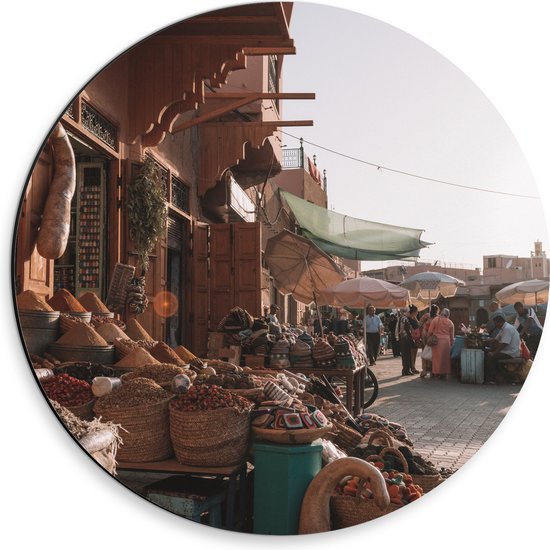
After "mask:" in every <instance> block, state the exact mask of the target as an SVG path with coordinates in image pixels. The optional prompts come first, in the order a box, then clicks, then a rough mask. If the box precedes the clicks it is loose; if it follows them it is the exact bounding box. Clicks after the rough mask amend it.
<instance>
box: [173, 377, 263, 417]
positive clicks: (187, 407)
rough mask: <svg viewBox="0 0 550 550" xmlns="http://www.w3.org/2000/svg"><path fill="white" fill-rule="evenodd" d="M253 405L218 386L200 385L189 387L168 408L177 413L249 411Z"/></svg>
mask: <svg viewBox="0 0 550 550" xmlns="http://www.w3.org/2000/svg"><path fill="white" fill-rule="evenodd" d="M252 406H253V403H252V402H251V401H249V400H248V399H245V398H244V397H241V396H240V395H236V394H234V393H232V392H230V391H227V390H224V389H223V388H220V387H219V386H211V385H209V384H201V385H199V386H191V387H190V388H189V390H188V391H187V393H184V394H182V395H181V396H178V397H176V398H175V399H173V400H172V402H171V403H170V407H171V408H173V409H175V410H178V411H185V412H189V411H211V410H215V409H225V408H229V407H231V408H235V409H237V410H238V411H246V410H250V409H251V408H252Z"/></svg>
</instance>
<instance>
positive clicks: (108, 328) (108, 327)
mask: <svg viewBox="0 0 550 550" xmlns="http://www.w3.org/2000/svg"><path fill="white" fill-rule="evenodd" d="M95 330H96V332H97V333H98V334H99V335H100V336H101V337H102V338H104V339H105V340H106V341H107V342H108V343H109V344H114V342H115V339H116V338H126V334H124V332H123V330H122V329H121V328H120V327H118V326H117V325H115V324H114V323H101V324H100V325H98V326H97V327H96V329H95Z"/></svg>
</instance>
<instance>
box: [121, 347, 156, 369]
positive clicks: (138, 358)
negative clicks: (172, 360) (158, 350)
mask: <svg viewBox="0 0 550 550" xmlns="http://www.w3.org/2000/svg"><path fill="white" fill-rule="evenodd" d="M159 363H160V361H157V360H156V359H155V358H154V357H153V356H152V355H151V354H150V353H149V352H148V351H147V350H146V349H143V348H139V347H138V348H136V349H134V350H132V351H131V352H130V353H128V354H127V355H125V356H124V357H123V358H122V359H121V360H120V361H117V362H116V363H115V367H122V368H127V369H128V368H131V369H134V368H137V367H144V366H145V365H154V364H159Z"/></svg>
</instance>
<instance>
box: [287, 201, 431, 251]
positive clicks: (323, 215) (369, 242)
mask: <svg viewBox="0 0 550 550" xmlns="http://www.w3.org/2000/svg"><path fill="white" fill-rule="evenodd" d="M281 194H282V196H283V197H284V198H285V200H286V201H287V203H288V205H289V207H290V209H291V210H292V213H293V214H294V217H295V218H296V221H297V222H298V224H299V225H300V228H301V230H302V235H304V236H305V237H307V238H308V239H311V240H312V241H313V242H314V243H315V244H316V245H317V246H318V247H319V248H321V250H324V251H325V252H326V253H328V254H332V255H334V256H338V257H339V258H347V259H350V260H375V261H379V260H407V259H413V258H417V257H418V256H420V250H421V249H422V248H425V247H426V246H428V245H430V244H432V243H428V242H425V241H422V240H421V239H420V236H421V235H422V233H423V231H424V230H423V229H413V228H409V227H400V226H397V225H388V224H384V223H377V222H371V221H367V220H361V219H358V218H352V217H351V216H346V215H344V214H339V213H337V212H332V211H330V210H327V209H326V208H322V207H321V206H317V205H316V204H312V203H310V202H308V201H306V200H304V199H301V198H299V197H297V196H296V195H293V194H292V193H288V192H287V191H281Z"/></svg>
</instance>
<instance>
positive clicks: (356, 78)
mask: <svg viewBox="0 0 550 550" xmlns="http://www.w3.org/2000/svg"><path fill="white" fill-rule="evenodd" d="M290 34H291V37H292V38H293V39H294V41H295V45H296V55H294V56H286V57H285V60H284V66H283V82H284V84H283V89H284V91H286V92H315V94H316V99H315V100H313V101H306V100H300V101H290V100H288V101H285V102H284V105H283V119H284V120H301V119H311V120H313V122H314V125H313V126H312V127H287V128H283V131H284V132H285V135H283V140H284V143H285V144H286V146H287V147H289V148H292V147H298V146H299V142H298V140H297V139H295V138H293V137H290V136H289V135H286V134H290V135H292V136H296V137H303V138H304V140H305V141H306V143H305V144H304V148H305V150H306V153H307V154H308V155H309V156H310V157H311V156H313V155H314V154H315V155H316V157H317V165H318V167H319V168H320V169H321V170H326V173H327V179H328V199H329V208H331V209H333V210H335V211H337V212H341V213H343V214H347V215H349V216H353V217H357V218H362V219H367V220H371V221H377V222H383V223H389V224H394V225H402V226H407V227H415V228H419V229H425V233H423V235H422V238H423V240H426V241H428V242H431V243H434V244H433V245H432V246H430V247H429V248H426V249H424V250H422V252H421V256H420V259H421V260H422V261H430V260H432V261H433V260H439V261H440V262H443V263H446V264H448V265H450V264H461V265H465V266H467V267H472V266H475V267H482V265H483V256H484V255H491V254H506V255H516V256H529V254H530V251H531V250H533V243H534V241H535V240H541V241H542V242H543V247H544V249H549V248H550V243H549V239H548V236H547V235H548V232H547V227H546V223H545V220H544V213H543V209H542V205H541V202H540V200H539V199H533V198H519V197H515V196H507V195H503V194H496V193H490V192H484V191H476V190H470V189H465V188H463V187H455V186H450V185H444V184H441V183H436V182H432V181H427V180H424V179H419V178H413V177H410V176H406V175H402V174H396V173H392V172H390V171H388V170H384V169H383V168H382V169H378V168H376V167H373V166H370V165H367V164H364V163H362V162H357V161H355V160H351V159H349V158H345V157H343V156H341V155H339V154H337V153H341V154H343V155H347V156H350V157H353V158H355V159H360V160H362V161H366V162H369V163H374V164H376V165H378V166H383V167H388V168H391V169H394V170H400V171H404V172H409V173H413V174H416V175H420V176H424V177H428V178H432V179H438V180H443V181H446V182H449V183H454V184H458V185H461V186H467V187H477V188H482V189H487V190H489V191H500V192H504V193H512V194H521V195H529V196H535V197H538V196H539V192H538V189H537V186H536V184H535V182H534V180H533V176H532V173H531V170H530V168H529V165H528V164H527V161H526V159H525V157H524V155H523V153H522V150H521V148H520V146H519V144H518V142H517V141H516V139H515V137H514V135H513V134H512V132H511V131H510V129H509V127H508V126H507V124H506V122H505V121H504V120H503V118H502V117H501V115H500V114H499V113H498V111H497V110H496V108H495V107H494V106H493V104H492V103H491V101H490V100H489V99H488V98H487V97H486V96H485V95H484V93H483V92H482V91H481V90H480V89H479V88H478V87H477V86H476V84H475V83H474V82H472V80H470V78H468V76H466V75H465V74H464V73H463V72H462V71H461V70H459V69H458V68H457V67H456V66H455V65H454V64H453V63H452V62H451V61H449V60H448V59H446V58H445V57H444V56H443V55H441V54H439V53H438V52H437V51H436V50H435V49H433V48H431V47H430V46H429V45H427V44H425V43H424V42H422V41H420V40H418V39H416V38H415V37H414V36H412V35H410V34H408V33H406V32H404V31H402V30H400V29H398V28H396V27H394V26H392V25H389V24H387V23H384V22H382V21H380V20H377V19H374V18H371V17H369V16H366V15H362V14H358V13H356V12H353V11H349V10H345V9H340V8H335V7H332V6H324V5H319V4H311V3H303V2H298V3H295V4H294V10H293V13H292V18H291V24H290ZM307 142H309V143H307ZM326 149H330V150H332V151H334V152H329V151H327V150H326ZM391 263H395V262H363V269H372V268H378V267H380V266H384V265H390V264H391Z"/></svg>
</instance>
